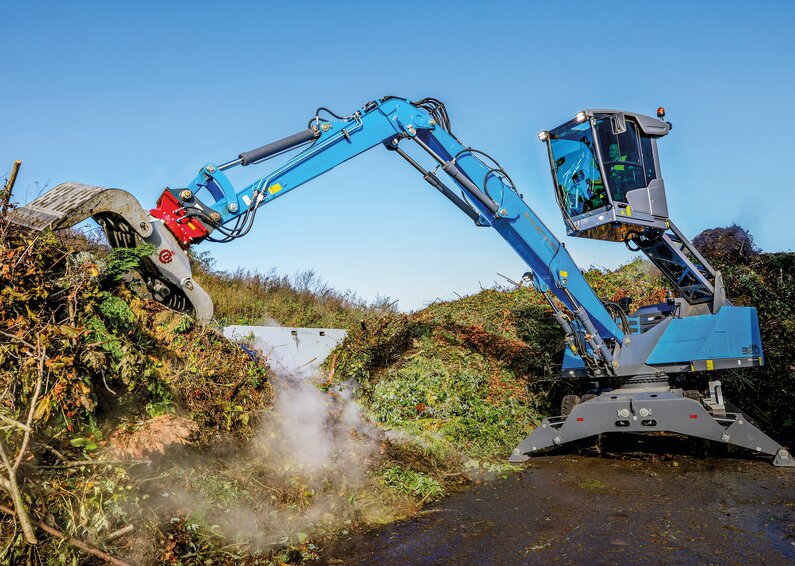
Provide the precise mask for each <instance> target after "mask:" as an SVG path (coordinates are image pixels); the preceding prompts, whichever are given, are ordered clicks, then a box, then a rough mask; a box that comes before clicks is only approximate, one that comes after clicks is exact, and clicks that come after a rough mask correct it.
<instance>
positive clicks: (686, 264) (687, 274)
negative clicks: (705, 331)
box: [631, 221, 716, 305]
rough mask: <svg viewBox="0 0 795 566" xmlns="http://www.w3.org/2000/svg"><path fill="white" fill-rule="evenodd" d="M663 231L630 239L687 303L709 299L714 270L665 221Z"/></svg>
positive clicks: (671, 223)
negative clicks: (668, 227)
mask: <svg viewBox="0 0 795 566" xmlns="http://www.w3.org/2000/svg"><path fill="white" fill-rule="evenodd" d="M669 225H670V228H671V232H672V233H671V234H669V233H668V232H667V231H662V232H652V233H650V234H645V233H644V234H639V235H637V236H636V237H634V238H633V239H632V240H631V241H632V242H633V243H635V244H636V245H637V246H638V247H639V248H640V250H641V251H643V253H645V254H646V256H648V258H649V259H650V260H651V262H652V263H654V265H656V266H657V268H658V269H659V270H660V271H662V273H663V275H665V277H666V278H667V279H668V280H669V281H670V282H671V284H673V285H674V286H675V287H676V289H677V290H678V291H679V293H680V294H681V296H682V297H683V298H684V299H685V300H686V301H687V302H688V303H689V304H691V305H696V304H700V303H709V302H712V301H713V300H714V298H715V276H716V272H715V270H714V269H713V268H712V266H711V265H710V264H709V262H707V260H706V259H704V257H703V256H702V255H701V254H700V253H698V250H696V248H695V246H693V244H692V243H691V242H690V240H688V239H687V238H686V237H685V235H684V234H682V233H681V232H680V231H679V230H678V229H677V228H676V226H675V225H674V224H673V222H670V221H669Z"/></svg>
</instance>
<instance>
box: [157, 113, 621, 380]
mask: <svg viewBox="0 0 795 566" xmlns="http://www.w3.org/2000/svg"><path fill="white" fill-rule="evenodd" d="M307 144H308V145H307ZM302 145H307V147H305V149H303V151H301V152H300V153H298V154H297V155H295V156H294V157H292V158H291V159H289V160H288V161H286V162H285V163H283V164H281V165H279V166H278V167H276V168H275V169H272V170H271V171H269V172H268V173H267V174H265V175H264V176H262V177H260V178H259V179H257V180H256V181H254V182H253V183H251V184H249V185H248V186H246V187H244V188H242V189H241V190H236V189H235V188H234V187H233V186H232V184H231V182H230V181H229V179H228V178H227V176H226V175H225V174H224V171H226V170H228V169H230V168H232V167H237V166H244V167H245V166H249V165H252V164H256V163H259V162H262V161H264V160H267V159H270V158H271V157H273V156H275V155H278V154H280V153H282V152H284V151H288V150H290V149H294V148H296V147H300V146H302ZM411 145H414V146H416V148H417V151H419V152H421V153H422V152H424V153H426V154H428V156H429V157H430V159H431V162H432V164H433V165H435V166H436V168H437V169H441V171H442V172H443V174H444V175H445V176H446V177H447V178H448V179H449V181H447V182H449V183H452V185H453V187H454V188H451V187H450V186H448V185H447V184H446V183H445V181H443V180H442V179H441V178H440V177H439V176H438V175H437V174H436V173H435V172H434V171H431V170H429V169H426V168H425V167H424V166H423V165H421V164H420V163H419V162H418V161H417V160H415V159H414V158H412V157H411V156H410V155H409V153H408V152H407V151H406V149H405V146H411ZM377 146H383V147H385V148H386V149H387V150H389V151H391V152H392V153H394V154H396V155H399V156H400V157H402V158H403V159H405V160H406V161H407V162H408V163H409V164H410V165H411V166H412V167H414V168H415V169H416V170H417V171H418V172H419V173H420V174H421V175H422V177H423V179H424V180H425V181H426V182H428V183H429V184H430V185H431V186H432V187H434V188H436V189H437V190H438V191H439V192H440V193H442V194H443V195H444V196H445V197H446V198H447V199H448V200H450V201H451V202H452V203H453V204H454V205H455V206H456V207H457V208H458V209H459V210H461V211H462V212H463V213H464V214H466V215H467V216H468V217H469V218H470V219H471V220H473V222H474V223H475V224H476V225H477V226H491V227H492V228H494V229H495V230H496V231H497V232H498V233H499V234H500V235H501V236H502V237H503V238H504V239H505V241H506V242H507V243H508V244H509V245H510V246H511V247H512V248H513V249H514V250H515V251H516V253H517V254H519V256H520V257H521V258H522V259H523V260H524V261H525V263H526V264H527V265H528V267H529V268H530V270H531V273H532V278H533V283H534V285H535V287H536V288H537V289H538V290H539V291H540V292H542V293H543V294H544V296H546V297H547V299H548V300H549V302H550V304H551V305H552V308H553V310H554V312H555V316H556V319H558V321H559V322H560V324H561V326H562V327H563V329H564V331H565V332H566V334H567V335H568V336H569V337H570V343H571V344H572V345H575V344H580V348H579V349H578V348H577V347H576V346H575V348H574V351H576V352H578V353H579V354H581V355H583V356H584V357H585V358H586V360H587V363H589V364H592V365H593V367H594V368H596V367H597V366H600V367H601V368H602V369H603V370H604V371H608V372H609V371H610V369H609V368H610V366H611V363H612V360H613V356H614V352H615V351H616V350H617V349H618V348H620V344H621V341H622V339H623V336H624V335H623V332H622V330H621V329H620V328H619V327H618V325H617V324H616V322H615V321H614V319H613V315H612V314H611V313H610V312H609V311H608V310H607V308H605V306H604V305H603V304H602V302H601V301H600V300H599V298H598V297H597V296H596V295H595V293H594V292H593V290H592V289H591V287H590V286H589V285H588V283H587V282H586V280H585V278H584V277H583V275H582V273H581V272H580V270H579V268H578V267H577V266H576V264H575V263H574V261H573V259H572V258H571V256H570V255H569V253H568V251H567V250H566V248H565V247H564V246H563V244H562V243H561V242H560V241H558V240H557V238H555V236H554V235H553V234H552V232H551V231H550V230H549V229H548V228H547V227H546V226H545V225H544V223H543V222H542V221H541V220H540V219H539V218H538V216H536V214H535V213H534V212H533V210H532V209H531V208H530V207H529V206H528V205H527V204H526V203H525V202H524V200H523V199H522V196H521V195H520V194H519V192H518V191H517V189H516V187H515V186H514V184H513V182H512V181H511V179H510V177H509V176H508V174H507V173H506V172H505V171H504V170H503V169H502V168H501V167H500V166H499V164H498V163H496V162H495V161H494V160H493V159H491V158H490V157H489V156H488V155H487V154H485V153H483V152H481V151H478V150H475V149H472V148H470V147H468V146H466V145H464V144H463V143H462V142H461V141H459V140H458V138H457V137H456V136H455V135H453V134H452V132H451V128H450V124H449V120H448V119H447V115H446V112H445V109H444V106H443V105H442V104H441V103H440V102H438V101H436V100H433V99H424V100H422V101H419V102H417V103H412V102H411V101H409V100H405V99H401V98H397V97H386V98H384V99H382V100H380V101H374V102H370V103H368V104H366V105H364V107H363V108H361V109H360V110H358V111H357V112H355V113H353V114H352V115H350V116H346V117H341V116H336V115H331V117H330V118H328V119H326V118H321V117H320V112H318V113H317V114H316V116H315V118H314V119H313V120H311V121H310V124H309V128H307V129H306V130H304V131H301V132H299V133H297V134H294V135H292V136H289V137H287V138H284V139H283V140H279V141H277V142H274V143H271V144H268V145H265V146H263V147H261V148H257V149H255V150H252V151H248V152H244V153H241V154H240V155H239V156H238V158H237V159H235V160H233V161H230V162H227V163H224V164H220V165H217V164H214V163H208V164H207V165H205V166H204V167H203V168H202V170H201V171H200V172H199V174H198V175H197V176H196V178H194V179H193V180H192V181H191V183H190V184H189V185H188V186H187V187H186V188H184V189H177V190H167V191H166V192H165V193H164V194H163V196H162V197H161V199H160V201H159V204H158V208H156V209H154V210H153V211H152V215H153V216H155V217H157V218H161V219H162V220H163V221H164V222H165V223H166V225H167V226H168V227H169V229H170V230H171V231H172V232H173V233H174V234H175V235H176V236H177V237H178V239H179V240H180V242H182V243H183V245H184V246H187V245H191V244H193V243H196V242H199V241H202V240H204V239H209V240H212V241H220V242H228V241H231V240H233V239H236V238H238V237H241V236H243V235H245V234H246V233H247V231H248V230H249V228H250V227H251V225H252V223H253V222H254V218H255V217H256V214H257V211H258V210H259V209H260V208H261V207H263V206H265V205H267V204H268V203H270V202H271V201H273V200H275V199H277V198H279V197H281V196H283V195H285V194H287V193H288V192H290V191H291V190H294V189H296V188H298V187H299V186H301V185H303V184H304V183H306V182H308V181H310V180H312V179H314V178H315V177H318V176H320V175H322V174H323V173H326V172H327V171H329V170H331V169H333V168H334V167H336V166H337V165H339V164H341V163H343V162H345V161H347V160H349V159H351V158H353V157H355V156H357V155H359V154H361V153H363V152H365V151H367V150H369V149H371V148H373V147H377ZM554 299H557V301H558V302H559V303H556V301H555V300H554ZM558 304H560V305H562V306H563V307H565V309H566V310H567V311H568V312H569V313H571V315H568V314H564V313H563V312H562V311H561V309H560V308H559V307H558Z"/></svg>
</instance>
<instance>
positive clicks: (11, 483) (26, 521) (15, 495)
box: [0, 442, 39, 544]
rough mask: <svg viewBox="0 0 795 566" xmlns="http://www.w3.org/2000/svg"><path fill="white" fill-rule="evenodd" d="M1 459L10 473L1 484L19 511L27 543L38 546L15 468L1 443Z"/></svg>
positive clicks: (19, 518)
mask: <svg viewBox="0 0 795 566" xmlns="http://www.w3.org/2000/svg"><path fill="white" fill-rule="evenodd" d="M0 458H2V460H3V464H5V466H6V470H7V471H8V479H5V478H3V481H2V482H0V483H2V485H3V487H4V488H5V489H6V491H8V493H9V495H11V501H12V502H13V504H14V509H16V510H17V512H16V517H17V519H18V520H19V526H20V527H22V534H23V535H24V537H25V541H26V542H27V543H28V544H38V543H39V541H38V540H37V539H36V533H34V532H33V526H32V525H31V523H30V517H28V511H27V509H25V502H24V501H22V494H21V493H20V491H19V486H18V485H17V474H16V472H15V468H13V467H12V466H11V461H10V460H9V459H8V454H6V450H5V447H4V446H3V443H2V442H0Z"/></svg>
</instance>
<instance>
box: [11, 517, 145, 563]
mask: <svg viewBox="0 0 795 566" xmlns="http://www.w3.org/2000/svg"><path fill="white" fill-rule="evenodd" d="M0 511H2V512H3V513H8V514H9V515H13V516H17V518H19V516H18V515H17V514H16V513H15V512H14V510H13V509H11V508H9V507H6V506H5V505H0ZM20 522H21V521H20ZM34 523H35V524H36V526H37V527H39V528H40V529H41V530H43V531H44V532H46V533H49V534H51V535H52V536H54V537H57V538H59V539H61V540H63V541H65V542H67V543H69V544H71V545H72V546H74V547H76V548H79V549H80V550H82V551H84V552H87V553H89V554H90V555H92V556H96V557H97V558H101V559H102V560H105V561H106V562H110V563H111V564H115V566H130V564H129V563H127V562H124V561H123V560H119V559H118V558H114V557H113V556H111V555H110V554H108V553H107V552H103V551H101V550H99V549H98V548H94V547H92V546H88V545H87V544H86V543H84V542H83V541H81V540H77V539H76V538H73V537H69V536H66V535H65V534H64V533H62V532H61V531H59V530H58V529H56V528H53V527H51V526H50V525H48V524H47V523H42V522H41V521H34Z"/></svg>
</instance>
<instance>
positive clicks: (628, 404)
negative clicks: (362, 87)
mask: <svg viewBox="0 0 795 566" xmlns="http://www.w3.org/2000/svg"><path fill="white" fill-rule="evenodd" d="M657 114H658V115H657V118H653V117H649V116H645V115H642V114H637V113H634V112H625V111H616V110H584V111H582V112H579V113H577V114H576V115H575V117H574V118H573V119H572V120H570V121H568V122H566V123H564V124H563V125H561V126H558V127H557V128H554V129H551V130H544V131H542V132H540V133H539V134H538V137H539V139H540V140H541V141H542V142H544V144H545V145H546V150H547V154H548V156H549V163H550V169H551V173H552V179H553V185H554V194H555V197H556V199H557V202H558V205H559V207H560V210H561V212H562V215H563V220H564V222H565V225H566V229H567V233H568V234H569V235H570V236H576V237H581V238H593V239H599V240H608V241H613V242H620V243H623V244H625V245H626V246H628V247H629V248H630V249H632V250H635V251H641V252H643V253H644V254H645V255H646V256H647V257H648V258H649V260H650V261H651V262H652V263H653V264H654V265H655V266H656V267H657V268H658V269H659V270H660V271H661V272H662V274H663V275H664V276H665V277H666V278H667V280H668V281H669V282H670V285H671V288H672V292H671V293H670V294H669V296H668V297H667V298H666V300H665V302H663V303H660V304H654V305H646V306H641V307H639V308H637V309H634V310H631V309H630V308H629V305H630V303H629V302H627V301H623V302H621V304H617V303H613V302H609V301H605V300H602V299H600V298H599V297H597V295H596V294H595V292H594V290H593V289H592V288H591V287H590V285H589V284H588V282H587V281H586V279H585V277H584V276H583V274H582V272H581V271H580V269H579V268H578V267H577V265H576V264H575V263H574V261H573V259H572V258H571V256H570V254H569V252H568V251H567V249H566V247H565V246H564V245H563V243H561V242H560V241H559V240H558V239H557V238H556V237H555V236H554V234H553V233H552V232H551V231H550V230H549V228H547V226H546V225H545V224H544V223H543V222H542V221H541V219H540V218H538V216H536V214H535V213H534V212H533V210H532V209H531V208H530V207H529V206H528V205H527V204H526V203H525V201H524V200H523V198H522V195H521V193H520V192H519V189H518V188H517V187H516V185H515V184H514V182H513V181H512V179H511V177H510V176H509V175H508V173H507V172H506V171H505V170H504V169H503V168H502V167H501V166H500V164H499V163H498V162H497V161H496V160H495V159H493V158H492V157H491V156H489V155H488V154H486V153H485V152H483V151H480V150H478V149H474V148H472V147H469V146H467V145H465V144H464V143H462V142H461V141H460V140H459V139H458V138H457V137H456V136H455V135H454V134H453V131H452V127H451V124H450V119H449V117H448V114H447V111H446V108H445V106H444V104H442V103H441V102H440V101H439V100H436V99H433V98H424V99H422V100H418V101H411V100H408V99H405V98H400V97H395V96H387V97H384V98H382V99H380V100H375V101H371V102H368V103H367V104H365V105H364V106H363V107H362V108H360V109H359V110H357V111H356V112H354V113H353V114H350V115H347V116H342V115H339V114H336V113H334V112H332V111H331V110H329V109H327V108H319V109H318V110H317V111H316V112H315V114H314V116H313V117H312V118H311V119H310V120H309V123H308V124H307V126H306V128H304V129H302V130H301V131H299V132H298V133H296V134H293V135H291V136H288V137H286V138H283V139H280V140H278V141H275V142H272V143H269V144H267V145H264V146H262V147H259V148H256V149H253V150H251V151H245V152H243V153H240V154H239V155H238V156H237V158H236V159H233V160H231V161H227V162H224V163H220V164H216V163H207V164H206V165H204V166H203V167H202V168H201V170H200V171H199V172H198V174H197V175H196V177H195V178H194V179H193V180H192V181H190V183H188V184H187V185H186V186H185V187H182V188H178V189H169V188H167V189H165V190H164V191H163V193H162V195H161V196H160V198H159V199H158V201H157V205H156V207H155V208H153V209H151V210H150V211H148V212H147V211H146V210H144V209H143V208H142V207H141V206H140V204H139V203H138V201H137V200H136V199H135V198H134V197H133V196H132V195H131V194H130V193H128V192H126V191H124V190H121V189H106V188H102V187H93V186H89V185H84V184H79V183H64V184H61V185H58V186H57V187H55V188H54V189H52V190H51V191H49V192H47V193H45V194H44V195H42V196H41V197H39V198H37V199H36V200H34V201H33V202H31V203H29V204H28V205H26V206H23V207H20V208H17V209H16V210H15V211H14V213H13V215H12V221H13V222H15V223H17V224H20V225H23V226H27V227H28V228H31V229H35V230H43V229H58V228H64V227H68V226H72V225H75V224H77V223H79V222H82V221H83V220H85V219H87V218H89V217H93V218H94V220H96V221H97V222H98V223H99V224H100V226H101V227H102V228H103V230H104V231H105V233H106V235H107V237H108V240H109V243H110V244H111V246H114V247H134V246H137V245H139V244H140V243H142V242H148V243H150V244H152V245H153V246H154V248H155V252H154V253H153V254H152V255H151V257H149V258H148V259H146V260H145V261H144V262H143V264H142V265H141V267H140V269H139V273H140V275H141V277H142V278H143V280H144V281H145V283H146V285H147V287H148V290H149V291H150V293H151V294H152V296H153V297H154V298H155V299H156V300H158V301H160V302H161V303H163V304H165V305H167V306H168V307H170V308H173V309H175V310H178V311H181V312H185V313H189V314H191V315H193V316H195V317H197V318H198V319H200V320H204V321H208V320H210V319H211V318H212V314H213V306H212V301H211V299H210V297H209V296H208V295H207V293H206V292H205V291H204V290H203V289H202V288H201V286H200V285H199V284H198V283H197V282H196V281H195V280H194V279H193V277H192V273H191V268H190V263H189V260H188V255H187V250H188V249H189V248H190V247H191V246H193V245H196V244H199V243H200V242H202V241H205V240H207V241H212V242H231V241H233V240H235V239H237V238H241V237H244V236H245V235H246V234H247V233H248V232H249V230H250V229H251V227H252V225H253V223H254V221H255V219H256V216H257V214H258V212H259V210H260V209H261V208H262V207H264V206H267V205H268V204H269V203H270V202H272V201H274V200H275V199H277V198H279V197H281V196H283V195H286V194H287V193H289V192H290V191H292V190H294V189H296V188H298V187H299V186H301V185H303V184H304V183H306V182H308V181H310V180H312V179H314V178H315V177H318V176H319V175H322V174H323V173H326V172H327V171H329V170H331V169H333V168H334V167H336V166H338V165H340V164H342V163H343V162H345V161H347V160H349V159H351V158H353V157H355V156H357V155H359V154H360V153H363V152H365V151H367V150H369V149H371V148H374V147H378V146H381V147H383V148H385V149H386V150H387V151H389V152H392V153H394V154H395V155H398V156H399V157H401V158H402V159H404V160H405V161H406V162H407V163H408V164H409V165H410V166H411V167H413V168H414V169H416V170H417V172H418V173H419V174H420V176H421V177H422V178H423V179H424V180H425V181H426V182H427V183H428V184H429V185H430V186H431V187H433V189H435V190H437V191H438V192H440V193H441V194H442V195H443V196H444V197H445V198H446V199H447V200H449V201H450V202H451V203H452V204H453V205H454V206H456V207H457V208H458V209H459V210H460V211H461V212H462V213H463V214H465V215H466V216H468V217H469V218H470V220H472V222H473V223H474V224H475V225H476V226H479V227H491V228H493V229H494V230H496V231H497V232H498V233H499V234H500V236H502V237H503V239H504V240H505V241H506V242H507V243H508V245H510V246H511V247H512V248H513V249H514V250H515V251H516V253H517V254H519V256H520V257H521V258H522V259H523V260H524V262H525V263H526V264H527V266H528V268H529V271H528V272H527V273H525V274H524V276H523V280H524V281H526V282H527V283H528V284H531V285H532V286H533V287H534V288H535V290H536V291H537V292H538V293H540V294H541V295H542V296H543V297H544V299H545V300H546V301H547V302H548V304H549V306H550V308H551V310H552V316H553V317H554V318H555V320H556V321H557V323H558V324H559V325H560V327H561V329H562V330H563V334H564V340H565V345H566V348H565V355H564V359H563V363H562V377H564V378H567V379H574V380H581V381H582V383H585V384H589V386H590V387H592V388H594V389H595V392H593V393H589V394H587V395H584V396H582V397H579V396H573V395H569V396H567V397H565V398H564V400H563V406H562V410H561V413H562V414H561V415H560V416H555V417H549V418H545V419H543V420H542V422H541V423H540V424H539V426H538V427H536V429H535V430H534V431H533V432H532V434H530V436H528V437H527V438H526V439H525V440H524V441H522V443H521V444H520V445H519V446H517V447H516V448H515V449H514V451H513V454H512V455H511V461H513V462H522V461H525V460H526V459H528V457H530V456H532V455H534V454H536V453H538V452H541V451H543V450H546V449H549V448H554V447H557V446H561V445H564V444H566V443H569V442H572V441H576V440H580V439H583V438H587V437H592V436H596V435H600V434H605V433H614V432H624V433H659V432H670V433H678V434H681V435H687V436H690V437H697V438H703V439H707V440H711V441H714V442H717V443H722V444H726V445H734V446H739V447H742V448H745V449H748V450H750V451H753V452H756V453H760V454H765V455H768V456H770V457H772V462H773V464H774V465H776V466H795V461H793V458H792V457H791V456H790V454H789V452H788V451H787V450H785V449H784V448H783V447H782V446H781V445H779V444H778V443H777V442H776V441H774V440H773V439H772V438H770V437H769V436H767V435H766V434H764V433H763V432H762V431H761V430H759V429H758V428H757V427H756V426H755V425H754V424H753V423H752V422H750V421H749V420H748V418H747V417H746V416H745V415H744V414H743V413H742V412H740V411H739V410H738V409H736V408H734V406H733V405H731V404H729V403H728V402H727V400H726V399H725V398H724V396H723V391H722V387H721V383H720V381H719V380H717V379H713V380H705V381H708V383H707V387H705V388H704V390H703V391H697V390H689V391H683V390H682V389H680V388H677V386H676V384H677V383H678V381H677V378H678V377H680V376H682V375H683V374H688V373H692V372H713V371H719V370H723V369H730V368H747V367H755V366H761V365H762V364H763V363H764V356H763V352H762V342H761V338H760V333H759V324H758V320H757V314H756V309H754V308H753V307H743V306H735V305H732V304H731V303H730V302H729V300H728V299H727V297H726V290H725V288H724V286H723V281H722V279H721V275H720V272H719V271H716V270H715V269H713V267H712V266H711V265H710V264H709V262H708V261H707V260H706V259H705V258H704V257H703V256H702V255H701V254H700V253H699V252H698V250H697V249H696V248H695V247H694V246H693V245H692V243H691V242H690V241H689V240H688V239H687V238H686V237H685V236H684V234H682V232H681V231H680V230H679V229H678V228H677V227H676V225H675V224H674V223H673V222H672V221H671V219H670V218H669V215H668V206H667V201H666V196H665V184H664V182H663V178H662V173H661V170H660V160H659V154H658V150H657V140H659V139H660V138H662V137H664V136H665V135H667V134H668V133H669V131H670V129H671V124H670V123H669V122H666V121H665V120H664V117H665V112H664V110H663V109H662V108H661V109H659V110H658V113H657ZM288 152H291V153H290V156H289V158H287V157H284V158H283V162H282V163H281V164H280V165H278V166H276V167H274V168H272V169H270V171H268V172H267V173H266V174H265V175H264V176H261V177H259V178H258V179H257V180H255V181H254V182H253V183H251V184H249V185H247V186H245V187H243V188H242V189H238V188H236V187H234V186H233V184H232V183H231V182H230V180H229V179H228V177H227V175H226V173H225V172H226V171H228V170H229V169H232V168H234V167H248V166H253V165H259V164H262V163H265V162H270V160H272V159H274V158H276V157H277V156H280V155H282V154H286V153H288ZM417 154H419V155H420V156H422V157H418V156H417ZM284 159H286V160H284ZM424 161H425V162H429V163H430V165H428V166H426V165H423V162H424ZM710 375H711V374H710ZM608 383H609V384H615V383H618V384H619V386H618V387H617V388H614V389H610V388H609V387H606V386H604V384H608ZM600 387H601V388H600Z"/></svg>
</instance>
